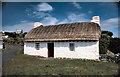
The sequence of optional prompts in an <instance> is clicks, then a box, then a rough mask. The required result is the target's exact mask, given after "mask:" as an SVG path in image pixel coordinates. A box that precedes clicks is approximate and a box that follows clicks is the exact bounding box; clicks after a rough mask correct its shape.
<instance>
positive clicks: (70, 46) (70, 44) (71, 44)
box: [69, 43, 75, 51]
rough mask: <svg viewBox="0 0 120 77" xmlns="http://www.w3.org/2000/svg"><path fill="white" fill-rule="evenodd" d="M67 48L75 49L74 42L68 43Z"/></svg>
mask: <svg viewBox="0 0 120 77" xmlns="http://www.w3.org/2000/svg"><path fill="white" fill-rule="evenodd" d="M72 46H73V47H72ZM69 50H70V51H75V43H69Z"/></svg>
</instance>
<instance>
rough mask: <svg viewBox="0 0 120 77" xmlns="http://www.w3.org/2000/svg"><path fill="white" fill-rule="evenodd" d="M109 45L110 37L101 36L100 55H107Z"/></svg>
mask: <svg viewBox="0 0 120 77" xmlns="http://www.w3.org/2000/svg"><path fill="white" fill-rule="evenodd" d="M109 44H110V36H109V35H107V34H101V37H100V40H99V47H100V48H99V49H100V54H106V52H107V50H108V47H109Z"/></svg>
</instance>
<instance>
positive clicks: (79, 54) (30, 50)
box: [24, 41, 99, 59]
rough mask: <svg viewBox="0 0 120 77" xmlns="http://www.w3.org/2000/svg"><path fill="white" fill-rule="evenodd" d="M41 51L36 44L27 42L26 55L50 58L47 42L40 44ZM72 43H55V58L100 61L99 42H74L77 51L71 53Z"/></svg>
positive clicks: (25, 46)
mask: <svg viewBox="0 0 120 77" xmlns="http://www.w3.org/2000/svg"><path fill="white" fill-rule="evenodd" d="M39 43H40V50H36V49H35V42H31V43H30V42H25V44H24V54H29V55H39V56H44V57H48V49H47V42H39ZM69 43H70V42H54V57H55V58H82V59H99V41H95V42H74V43H75V51H70V49H69Z"/></svg>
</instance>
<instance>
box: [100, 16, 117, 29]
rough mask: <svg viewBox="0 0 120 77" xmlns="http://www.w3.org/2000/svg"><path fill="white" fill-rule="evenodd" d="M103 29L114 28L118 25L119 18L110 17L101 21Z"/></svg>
mask: <svg viewBox="0 0 120 77" xmlns="http://www.w3.org/2000/svg"><path fill="white" fill-rule="evenodd" d="M101 27H102V28H103V29H113V28H117V27H118V18H110V19H107V20H104V21H102V22H101Z"/></svg>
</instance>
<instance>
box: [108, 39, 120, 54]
mask: <svg viewBox="0 0 120 77" xmlns="http://www.w3.org/2000/svg"><path fill="white" fill-rule="evenodd" d="M109 50H110V51H112V52H113V53H115V54H117V53H120V38H116V37H115V38H111V39H110V45H109Z"/></svg>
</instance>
